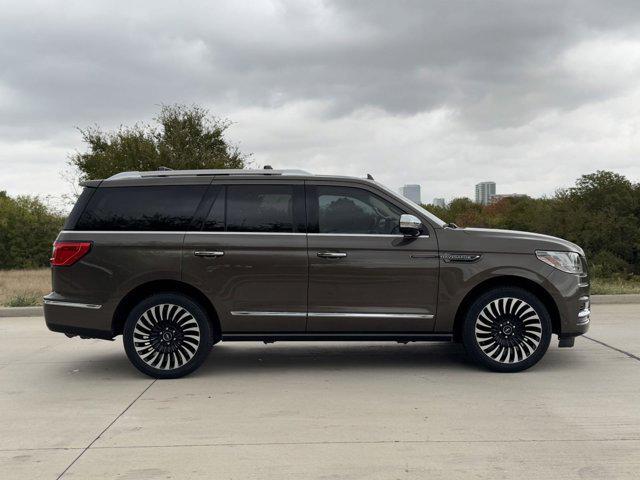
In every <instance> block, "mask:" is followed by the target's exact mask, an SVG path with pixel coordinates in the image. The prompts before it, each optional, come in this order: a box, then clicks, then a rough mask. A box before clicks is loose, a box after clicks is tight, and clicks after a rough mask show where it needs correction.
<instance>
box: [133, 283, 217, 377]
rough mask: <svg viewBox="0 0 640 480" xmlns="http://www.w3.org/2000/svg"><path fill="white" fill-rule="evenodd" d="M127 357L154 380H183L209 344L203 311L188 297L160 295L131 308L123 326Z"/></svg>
mask: <svg viewBox="0 0 640 480" xmlns="http://www.w3.org/2000/svg"><path fill="white" fill-rule="evenodd" d="M123 341H124V348H125V351H126V352H127V357H129V360H130V361H131V363H133V364H134V365H135V367H136V368H137V369H138V370H140V371H141V372H142V373H145V374H147V375H149V376H151V377H154V378H178V377H183V376H185V375H187V374H189V373H191V372H193V371H194V370H195V369H197V368H198V367H199V366H200V365H202V363H203V362H204V361H205V360H206V358H207V355H208V354H209V351H210V350H211V347H212V345H213V336H212V332H211V326H210V324H209V320H208V318H207V314H206V312H205V311H204V309H203V308H202V307H201V306H200V305H198V304H197V303H196V302H194V301H193V300H192V299H190V298H189V297H186V296H184V295H181V294H177V293H161V294H156V295H152V296H150V297H147V298H145V299H144V300H142V301H141V302H140V303H139V304H138V305H136V307H134V308H133V309H132V310H131V312H130V313H129V316H128V317H127V321H126V323H125V326H124V332H123Z"/></svg>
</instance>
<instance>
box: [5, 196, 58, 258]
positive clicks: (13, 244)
mask: <svg viewBox="0 0 640 480" xmlns="http://www.w3.org/2000/svg"><path fill="white" fill-rule="evenodd" d="M63 223H64V218H63V217H62V216H61V215H59V214H57V213H55V212H52V211H51V210H50V209H49V208H48V207H47V206H46V205H45V204H44V203H43V202H42V201H41V200H40V199H39V198H38V197H31V196H20V197H17V198H11V197H9V196H8V195H7V194H6V192H0V269H9V268H35V267H45V266H48V265H49V256H50V255H51V246H52V244H53V241H54V240H55V238H56V236H57V235H58V232H59V231H60V229H61V228H62V224H63Z"/></svg>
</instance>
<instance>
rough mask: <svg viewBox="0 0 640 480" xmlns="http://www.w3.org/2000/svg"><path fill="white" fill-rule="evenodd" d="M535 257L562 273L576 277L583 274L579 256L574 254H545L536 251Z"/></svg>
mask: <svg viewBox="0 0 640 480" xmlns="http://www.w3.org/2000/svg"><path fill="white" fill-rule="evenodd" d="M536 257H538V258H539V259H540V260H542V261H543V262H544V263H548V264H549V265H551V266H552V267H555V268H557V269H558V270H562V271H563V272H567V273H575V274H578V275H581V274H583V273H584V269H583V268H582V262H581V261H580V255H579V254H577V253H576V252H547V251H544V250H536Z"/></svg>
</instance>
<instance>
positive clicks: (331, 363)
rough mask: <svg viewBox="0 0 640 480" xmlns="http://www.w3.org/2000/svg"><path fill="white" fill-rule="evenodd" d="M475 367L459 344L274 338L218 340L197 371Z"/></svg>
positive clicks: (441, 368) (212, 372)
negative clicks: (263, 341) (255, 341)
mask: <svg viewBox="0 0 640 480" xmlns="http://www.w3.org/2000/svg"><path fill="white" fill-rule="evenodd" d="M452 366H455V367H456V368H461V369H465V370H468V369H477V367H475V366H474V365H473V364H472V363H471V362H470V361H469V360H468V359H467V357H466V355H465V353H464V349H463V347H462V346H461V345H459V344H427V343H411V344H407V345H398V344H393V343H386V342H380V343H366V344H361V343H355V342H340V343H329V342H327V343H321V342H319V343H315V342H314V343H304V344H302V343H286V342H283V343H276V344H272V345H263V344H253V345H246V344H245V345H239V344H226V345H225V344H224V343H222V344H218V345H216V346H214V347H213V350H212V352H211V354H210V355H209V358H208V359H207V361H206V362H205V364H204V365H202V367H200V369H199V370H198V372H196V373H195V374H196V375H207V374H214V375H215V374H216V373H229V372H232V373H234V374H238V373H242V372H247V373H255V372H256V370H260V371H265V370H268V371H272V372H273V371H297V372H299V371H301V370H308V371H312V370H366V369H377V370H379V369H404V370H414V369H419V370H421V371H424V370H425V369H432V370H444V369H449V368H451V367H452Z"/></svg>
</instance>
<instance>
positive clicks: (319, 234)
mask: <svg viewBox="0 0 640 480" xmlns="http://www.w3.org/2000/svg"><path fill="white" fill-rule="evenodd" d="M60 233H77V234H81V235H94V234H97V233H98V234H100V233H102V234H113V233H119V234H128V235H133V234H135V235H139V234H141V233H142V234H148V235H158V234H161V235H185V234H190V235H192V234H196V235H309V236H316V237H388V238H405V236H404V235H401V234H398V235H390V234H378V233H305V232H203V231H200V230H186V231H183V230H179V231H178V230H176V231H164V230H157V231H156V230H153V231H152V230H62V232H60ZM408 238H411V239H413V240H417V239H420V238H429V235H428V234H424V235H420V236H418V237H408Z"/></svg>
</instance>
